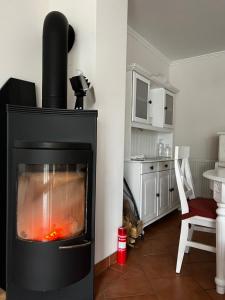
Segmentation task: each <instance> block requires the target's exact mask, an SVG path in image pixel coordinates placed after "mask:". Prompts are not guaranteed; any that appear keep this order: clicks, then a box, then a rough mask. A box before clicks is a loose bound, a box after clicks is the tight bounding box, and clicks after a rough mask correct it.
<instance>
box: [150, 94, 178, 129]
mask: <svg viewBox="0 0 225 300" xmlns="http://www.w3.org/2000/svg"><path fill="white" fill-rule="evenodd" d="M150 97H151V100H152V103H153V106H152V116H153V118H152V125H153V126H157V127H164V128H173V127H174V94H173V93H171V92H169V91H167V90H166V89H165V88H156V89H152V90H151V92H150Z"/></svg>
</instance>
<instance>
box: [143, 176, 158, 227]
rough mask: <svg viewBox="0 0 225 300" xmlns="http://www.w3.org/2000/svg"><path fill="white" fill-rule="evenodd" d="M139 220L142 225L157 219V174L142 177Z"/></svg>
mask: <svg viewBox="0 0 225 300" xmlns="http://www.w3.org/2000/svg"><path fill="white" fill-rule="evenodd" d="M141 180H142V187H141V189H142V201H141V209H140V211H141V219H142V220H143V222H144V223H146V222H148V221H149V220H151V219H154V218H155V217H157V173H156V172H154V173H149V174H143V175H142V178H141Z"/></svg>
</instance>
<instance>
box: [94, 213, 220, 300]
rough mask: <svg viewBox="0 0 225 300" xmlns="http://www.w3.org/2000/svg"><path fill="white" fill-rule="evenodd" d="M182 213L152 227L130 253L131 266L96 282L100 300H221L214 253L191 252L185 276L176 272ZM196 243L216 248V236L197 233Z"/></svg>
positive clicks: (114, 270) (183, 271)
mask: <svg viewBox="0 0 225 300" xmlns="http://www.w3.org/2000/svg"><path fill="white" fill-rule="evenodd" d="M179 214H180V213H179V212H174V213H172V214H170V215H168V216H167V217H165V218H163V219H162V220H160V221H158V222H156V223H154V224H152V225H150V226H148V228H146V230H145V238H144V240H138V241H137V243H136V246H135V248H134V249H133V248H129V249H128V257H127V263H126V265H125V266H123V267H121V266H118V265H117V264H114V265H112V266H111V268H110V269H109V270H107V271H106V272H104V273H103V274H101V275H100V276H98V277H97V278H96V283H95V287H96V289H95V290H96V298H95V299H96V300H103V299H115V300H116V299H117V300H142V299H143V300H144V299H145V300H167V299H168V300H173V299H175V300H202V299H204V300H207V299H213V300H219V299H221V300H222V299H224V300H225V296H221V295H218V294H217V293H216V291H215V290H214V288H215V283H214V277H215V267H216V264H215V262H216V256H215V254H214V253H210V252H207V251H201V250H198V249H193V248H191V249H190V253H189V254H185V257H184V261H183V265H182V269H181V274H179V275H177V274H176V272H175V268H176V259H177V250H178V243H179V235H180V217H179ZM193 238H194V240H196V241H202V242H203V243H208V244H210V245H214V244H215V236H214V235H213V234H208V233H202V232H196V233H194V237H193Z"/></svg>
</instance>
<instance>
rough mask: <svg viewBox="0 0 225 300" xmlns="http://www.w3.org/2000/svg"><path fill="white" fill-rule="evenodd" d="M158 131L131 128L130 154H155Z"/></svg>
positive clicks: (149, 155)
mask: <svg viewBox="0 0 225 300" xmlns="http://www.w3.org/2000/svg"><path fill="white" fill-rule="evenodd" d="M157 143H158V133H157V132H151V131H149V130H142V129H139V128H132V129H131V155H132V156H133V155H139V154H144V155H145V156H148V157H151V156H156V152H157Z"/></svg>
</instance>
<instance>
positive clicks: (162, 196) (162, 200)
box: [157, 170, 170, 215]
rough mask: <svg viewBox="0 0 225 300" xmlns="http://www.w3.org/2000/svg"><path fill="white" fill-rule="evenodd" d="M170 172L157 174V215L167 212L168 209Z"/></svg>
mask: <svg viewBox="0 0 225 300" xmlns="http://www.w3.org/2000/svg"><path fill="white" fill-rule="evenodd" d="M169 189H170V171H169V170H168V171H162V172H158V193H157V196H158V205H159V208H158V215H161V214H163V213H165V212H167V211H168V210H169V208H170V193H169Z"/></svg>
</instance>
